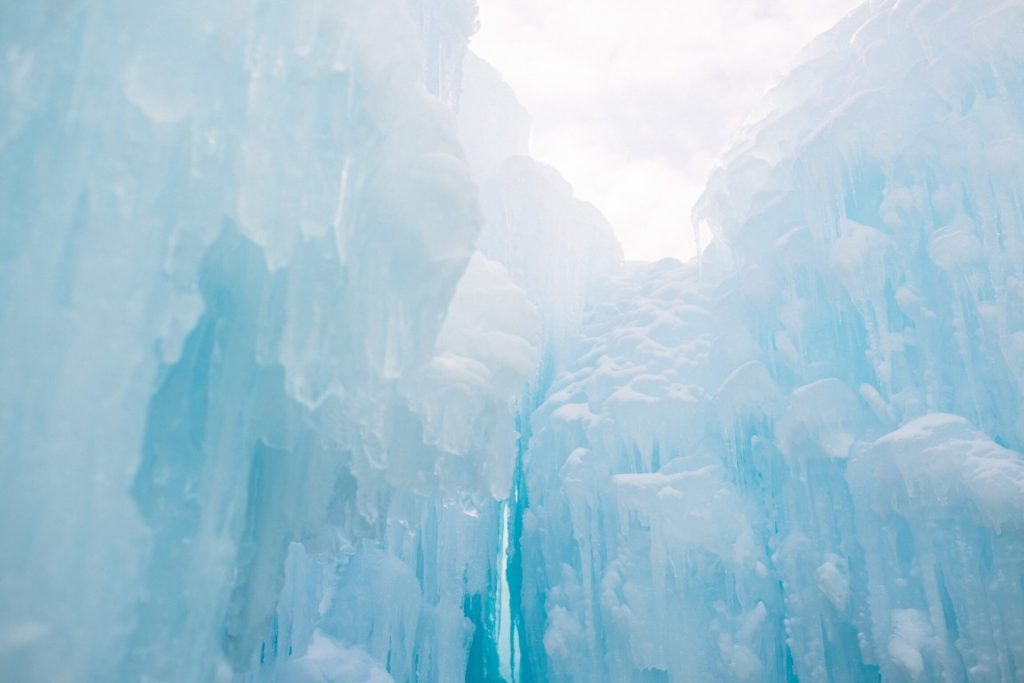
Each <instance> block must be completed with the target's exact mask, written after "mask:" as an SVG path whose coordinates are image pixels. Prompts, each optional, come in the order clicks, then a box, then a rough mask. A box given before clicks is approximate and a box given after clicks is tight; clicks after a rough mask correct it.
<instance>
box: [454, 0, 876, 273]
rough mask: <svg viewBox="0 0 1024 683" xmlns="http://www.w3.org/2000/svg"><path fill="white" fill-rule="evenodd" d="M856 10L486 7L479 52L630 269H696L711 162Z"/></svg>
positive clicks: (829, 1) (803, 2)
mask: <svg viewBox="0 0 1024 683" xmlns="http://www.w3.org/2000/svg"><path fill="white" fill-rule="evenodd" d="M860 1H861V0H479V3H480V23H481V29H480V32H479V33H478V34H477V35H476V36H474V38H473V41H472V44H471V48H472V49H473V50H474V51H475V52H477V54H479V55H480V56H481V57H483V58H484V59H486V60H487V61H489V62H491V63H492V64H494V65H495V66H496V67H497V68H498V69H499V70H500V71H501V72H502V74H503V75H504V77H505V79H506V80H507V81H508V82H509V84H510V85H511V86H512V87H513V89H515V91H516V93H517V95H518V96H519V99H520V101H521V102H522V103H523V105H524V106H525V107H526V108H527V109H528V110H529V111H530V113H531V115H532V116H533V122H534V128H533V138H532V145H531V153H532V155H533V156H534V157H536V158H538V159H540V160H542V161H545V162H547V163H549V164H551V165H552V166H554V167H556V168H557V169H558V170H559V171H561V172H562V174H563V175H564V176H565V177H566V178H567V179H568V180H569V182H570V183H572V184H573V186H574V188H575V190H576V195H577V196H578V197H580V198H582V199H585V200H587V201H590V202H592V203H593V204H595V205H596V206H597V207H598V208H599V209H601V211H602V212H604V214H605V215H606V216H607V217H608V220H609V221H610V222H611V223H612V225H613V226H614V227H615V231H616V234H617V235H618V237H619V241H621V242H622V246H623V248H624V249H625V252H626V257H627V258H630V259H648V260H654V259H658V258H661V257H664V256H676V257H680V258H688V257H690V256H692V255H693V254H694V253H695V248H694V240H693V230H692V228H691V226H690V209H691V208H692V207H693V204H694V203H695V202H696V200H697V198H698V197H699V196H700V192H701V190H702V189H703V187H704V182H705V180H706V179H707V176H708V174H709V173H710V171H711V169H712V168H713V166H714V162H715V159H716V157H717V156H718V155H719V154H720V153H722V152H724V151H725V150H726V148H727V147H728V144H729V141H730V140H731V139H732V137H733V136H734V135H735V133H736V132H737V131H738V130H739V129H740V127H741V125H742V124H743V123H744V121H745V119H746V117H747V115H748V114H749V113H750V112H751V110H753V108H754V107H755V105H756V104H757V102H758V100H759V99H760V97H761V96H762V95H763V93H764V92H765V91H766V90H767V89H768V87H769V86H770V85H771V84H772V83H773V82H774V81H775V80H777V79H778V77H779V76H780V75H782V74H783V73H785V72H786V71H787V70H788V69H789V67H790V66H792V63H793V60H794V59H795V58H796V57H797V54H798V53H799V51H800V50H801V49H802V48H803V47H804V45H805V44H807V43H808V42H810V40H811V39H813V38H814V37H815V36H816V35H818V34H820V33H822V32H824V31H825V30H827V29H828V28H829V27H831V26H832V25H833V24H834V23H835V22H836V21H838V20H839V19H840V18H842V17H843V16H844V15H845V14H847V13H848V12H849V11H850V10H852V9H853V8H854V7H855V6H857V5H858V4H860Z"/></svg>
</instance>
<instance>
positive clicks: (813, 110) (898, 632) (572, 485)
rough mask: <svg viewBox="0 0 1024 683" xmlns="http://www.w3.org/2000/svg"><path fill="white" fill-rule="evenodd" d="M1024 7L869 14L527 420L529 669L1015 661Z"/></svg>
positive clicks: (642, 270)
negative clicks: (681, 255) (693, 252)
mask: <svg viewBox="0 0 1024 683" xmlns="http://www.w3.org/2000/svg"><path fill="white" fill-rule="evenodd" d="M1022 29H1024V4H1022V3H1020V2H1005V1H992V2H989V1H986V0H978V1H976V2H970V3H964V2H954V1H952V0H948V1H947V0H929V1H918V2H912V1H911V2H908V1H906V0H903V1H902V2H876V3H872V4H871V5H870V6H867V7H864V8H862V9H860V10H859V11H857V12H855V13H854V14H852V15H851V16H850V17H848V18H847V19H846V20H845V21H844V22H842V23H841V24H840V25H839V26H838V27H836V28H835V29H834V30H833V31H831V32H830V33H829V34H827V35H826V36H824V37H822V38H821V39H819V40H818V41H817V42H816V43H815V44H814V45H812V46H811V47H810V48H809V49H808V51H807V53H806V55H805V56H806V59H807V61H806V63H805V64H804V65H803V66H801V67H799V68H798V69H796V70H795V71H794V72H793V73H792V74H790V75H789V76H788V78H786V79H785V80H784V81H783V82H782V84H781V85H780V86H779V87H778V88H777V89H776V90H775V91H774V92H773V93H772V94H771V95H770V97H769V101H768V104H767V107H766V111H768V112H769V113H768V114H767V116H766V117H765V118H764V119H763V120H762V121H761V122H759V123H758V124H756V125H755V126H753V127H752V128H751V129H750V130H748V131H747V132H746V137H745V139H744V140H743V141H741V142H740V143H739V144H738V145H737V147H736V148H735V149H733V150H732V151H731V152H730V153H729V154H728V155H727V157H726V160H725V162H724V164H723V167H722V169H721V170H720V171H718V172H717V173H716V174H715V175H714V177H713V178H712V179H711V181H710V183H709V186H708V189H707V191H706V193H705V195H704V197H703V199H702V201H701V203H700V204H699V205H698V207H697V210H696V215H697V216H698V218H700V219H702V220H704V221H706V223H707V225H708V226H709V227H710V228H711V230H712V231H713V233H714V235H715V239H714V241H713V242H712V243H711V244H710V246H709V248H708V250H707V251H706V253H705V257H704V259H703V263H700V264H698V263H690V264H686V265H681V264H679V263H677V262H674V261H664V262H661V263H656V264H653V265H644V266H638V267H635V268H633V269H631V270H628V271H626V272H625V273H624V274H623V275H622V276H620V277H619V278H618V279H617V280H615V281H613V282H612V283H610V285H609V288H608V291H607V292H605V293H603V294H602V295H601V296H600V297H599V298H598V299H597V300H596V301H595V302H594V304H593V306H592V308H591V309H590V313H589V315H588V316H587V319H586V323H585V325H584V328H583V332H582V336H581V339H580V340H579V344H578V351H577V353H576V359H575V361H573V362H571V363H569V364H568V366H567V367H566V368H565V369H564V371H563V372H562V374H561V375H560V376H559V377H558V378H557V379H556V380H555V382H554V384H553V386H552V389H551V392H550V394H549V395H548V397H547V399H546V401H545V402H544V404H543V405H542V406H541V407H540V408H539V410H538V411H537V412H535V413H534V414H533V416H532V420H531V428H532V430H533V438H532V440H531V441H530V445H529V449H528V451H527V452H526V455H525V461H524V472H525V474H524V488H525V490H526V491H527V493H528V505H527V506H526V507H525V510H524V511H523V513H522V515H521V518H522V522H521V525H520V526H519V528H518V529H516V530H515V532H516V534H517V535H518V536H517V544H518V547H519V548H520V549H521V554H522V559H521V561H520V564H519V565H518V568H519V569H520V570H521V572H522V582H523V588H522V603H521V604H522V608H521V609H522V612H521V614H520V615H518V620H519V623H520V624H522V642H521V645H520V651H521V657H522V660H523V664H524V670H526V669H529V670H531V671H534V672H536V671H543V672H545V675H544V676H542V678H546V679H548V680H574V681H594V680H617V681H622V680H652V681H654V680H669V681H712V680H715V681H784V680H799V681H877V680H879V679H881V680H885V681H961V680H971V681H1020V680H1024V457H1022V455H1021V453H1020V451H1021V450H1022V448H1024V415H1022V412H1021V411H1022V403H1021V389H1022V387H1024V367H1022V363H1024V347H1022V345H1021V341H1022V339H1024V318H1022V317H1021V312H1022V311H1024V300H1022V298H1021V297H1022V295H1024V288H1022V283H1024V279H1022V278H1024V242H1022V239H1024V212H1022V205H1021V199H1022V197H1024V154H1022V152H1024V39H1022V38H1021V36H1022V35H1024V34H1022V33H1021V31H1022Z"/></svg>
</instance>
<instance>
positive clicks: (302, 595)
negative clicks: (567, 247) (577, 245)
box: [0, 0, 540, 682]
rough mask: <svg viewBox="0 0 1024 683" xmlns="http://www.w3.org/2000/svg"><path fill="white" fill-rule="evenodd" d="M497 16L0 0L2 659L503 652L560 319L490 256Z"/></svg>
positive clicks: (288, 668) (291, 662) (476, 667)
mask: <svg viewBox="0 0 1024 683" xmlns="http://www.w3.org/2000/svg"><path fill="white" fill-rule="evenodd" d="M474 12H475V6H474V5H473V3H471V2H455V1H445V2H440V1H438V2H404V1H400V0H375V1H374V2H361V1H355V0H352V1H348V0H337V1H331V2H321V1H320V0H301V1H298V2H295V1H288V2H285V1H283V0H282V1H276V0H267V1H264V2H249V1H247V0H237V1H229V2H220V3H214V4H210V3H205V2H195V1H191V0H183V1H181V2H173V3H159V4H156V5H154V4H151V3H137V2H128V1H118V0H112V1H110V2H103V3H58V2H43V3H37V2H13V3H5V4H4V5H3V7H2V8H0V329H2V331H3V334H2V338H3V351H4V352H3V353H2V354H0V356H2V360H0V415H2V416H3V417H2V419H0V443H3V446H2V448H0V519H2V520H3V522H2V524H0V672H3V674H2V676H0V677H2V678H4V679H5V680H11V681H15V680H17V681H26V682H29V681H113V680H124V681H136V680H148V681H210V680H232V679H234V680H276V681H288V680H296V681H313V680H316V681H320V680H345V681H348V680H392V679H394V680H399V681H404V680H460V679H462V678H464V677H466V676H467V672H469V674H470V675H477V673H480V675H483V674H482V672H484V671H485V670H487V669H488V667H490V668H494V667H495V666H496V663H495V662H494V660H495V657H494V656H492V654H491V650H490V649H488V646H487V642H488V638H490V637H491V636H490V635H489V632H488V629H492V630H493V628H492V626H491V624H492V622H493V614H492V610H493V605H494V598H493V594H494V592H495V586H496V585H497V583H498V581H497V578H496V575H497V563H498V561H499V560H498V558H499V552H500V537H501V529H502V520H501V512H500V510H501V508H500V506H499V504H498V502H497V499H499V498H503V497H505V496H506V495H507V493H508V491H509V488H510V485H511V480H512V476H513V468H514V461H515V457H516V445H515V444H516V433H515V426H514V419H513V402H514V400H515V399H516V398H517V397H518V395H519V393H520V391H521V388H522V386H523V384H524V383H525V381H526V379H527V378H528V377H529V376H530V375H531V373H532V372H533V368H534V366H535V365H536V359H537V354H538V345H539V340H540V334H539V319H538V316H537V313H536V309H535V307H534V305H533V304H531V303H530V301H529V300H528V299H527V297H526V295H525V294H524V293H523V291H522V289H521V288H519V287H518V286H516V285H515V284H513V282H512V281H511V279H510V277H509V275H508V272H507V270H506V269H505V268H504V267H503V266H501V265H499V264H497V263H495V262H493V261H489V260H487V259H485V258H483V257H480V256H474V257H472V258H471V255H472V254H473V250H474V244H475V240H476V237H477V234H478V232H479V228H480V223H481V216H480V210H479V207H478V200H477V190H476V188H475V186H474V184H473V183H472V182H471V180H470V176H469V172H468V168H467V167H466V165H465V163H464V161H463V157H462V152H461V149H460V145H459V143H458V141H457V133H456V129H455V126H454V116H453V114H452V111H451V107H452V106H454V105H453V103H454V101H455V100H456V99H457V95H458V92H459V88H460V86H459V83H460V79H461V75H460V74H461V56H462V52H463V51H464V49H465V45H466V42H467V40H468V34H469V32H470V31H471V30H472V28H473V20H474V16H475V15H474ZM491 649H493V648H491Z"/></svg>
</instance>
